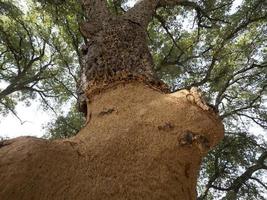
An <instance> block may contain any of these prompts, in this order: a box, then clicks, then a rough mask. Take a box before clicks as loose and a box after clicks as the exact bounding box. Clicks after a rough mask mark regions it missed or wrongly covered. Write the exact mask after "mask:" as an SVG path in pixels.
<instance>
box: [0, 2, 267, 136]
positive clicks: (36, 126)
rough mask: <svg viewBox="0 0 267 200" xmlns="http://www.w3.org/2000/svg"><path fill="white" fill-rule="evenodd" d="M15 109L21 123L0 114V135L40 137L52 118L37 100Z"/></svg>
mask: <svg viewBox="0 0 267 200" xmlns="http://www.w3.org/2000/svg"><path fill="white" fill-rule="evenodd" d="M21 2H24V1H21ZM241 2H242V0H236V1H235V4H234V6H233V11H234V10H235V9H236V7H237V6H238V5H239V4H240V3H241ZM133 4H134V1H131V2H130V3H129V6H132V5H133ZM21 6H26V5H25V2H24V3H23V4H21ZM0 88H1V85H0ZM16 111H17V114H18V115H19V117H20V118H21V119H22V121H23V123H21V122H20V121H19V120H18V119H17V118H16V117H15V116H14V115H13V114H11V113H10V114H8V115H7V116H2V115H1V114H0V137H8V138H14V137H18V136H26V135H28V136H36V137H41V136H43V135H44V134H45V129H44V128H43V126H44V125H45V124H46V123H47V122H49V121H51V119H54V116H53V115H52V114H51V113H49V112H48V111H44V110H43V109H42V108H41V107H40V104H39V102H37V101H32V102H31V106H29V107H26V106H25V105H24V103H18V105H17V106H16ZM251 131H252V132H253V133H263V130H262V129H261V128H259V127H256V126H255V127H252V128H251Z"/></svg>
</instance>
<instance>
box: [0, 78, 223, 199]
mask: <svg viewBox="0 0 267 200" xmlns="http://www.w3.org/2000/svg"><path fill="white" fill-rule="evenodd" d="M197 99H198V96H196V94H195V93H194V92H191V93H190V92H189V91H186V90H182V91H179V92H176V93H173V94H163V93H161V92H159V91H155V90H153V89H151V88H149V87H147V86H146V85H144V84H141V83H130V84H126V85H125V86H123V85H118V86H117V87H116V88H112V89H108V90H106V91H105V92H103V93H101V94H99V95H96V96H94V97H93V99H92V103H91V104H90V108H91V112H92V116H91V121H90V122H89V123H88V124H87V125H86V126H85V127H84V128H83V129H82V130H81V131H80V132H79V134H78V135H77V136H75V137H73V138H70V139H67V140H56V141H47V140H42V139H37V138H32V137H23V138H17V139H13V140H10V141H6V142H4V143H3V144H2V147H1V148H0V180H1V181H0V199H2V200H10V199H18V198H19V199H22V200H23V199H25V200H29V199H40V200H41V199H71V200H72V199H77V200H79V199H99V200H103V199H107V200H110V199H114V200H118V199H148V200H151V199H159V200H162V199H168V200H170V199H181V200H191V199H192V200H193V199H195V198H196V190H195V188H196V180H197V175H198V170H199V166H200V162H201V158H202V156H204V155H205V153H206V152H207V151H208V150H209V149H210V148H212V147H213V146H214V145H216V143H217V142H218V141H219V140H220V139H221V138H222V137H223V125H222V123H221V121H220V119H219V118H217V117H216V114H214V113H213V112H212V111H210V110H204V109H203V108H200V107H199V106H198V105H197V104H195V103H197V101H198V100H197Z"/></svg>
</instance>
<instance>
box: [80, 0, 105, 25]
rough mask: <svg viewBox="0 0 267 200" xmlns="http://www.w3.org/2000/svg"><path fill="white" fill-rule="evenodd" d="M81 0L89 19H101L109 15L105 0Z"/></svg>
mask: <svg viewBox="0 0 267 200" xmlns="http://www.w3.org/2000/svg"><path fill="white" fill-rule="evenodd" d="M82 2H83V7H84V9H85V12H86V15H87V17H88V19H89V20H90V21H103V20H105V19H107V18H108V17H109V16H110V12H109V10H108V7H107V1H106V0H83V1H82Z"/></svg>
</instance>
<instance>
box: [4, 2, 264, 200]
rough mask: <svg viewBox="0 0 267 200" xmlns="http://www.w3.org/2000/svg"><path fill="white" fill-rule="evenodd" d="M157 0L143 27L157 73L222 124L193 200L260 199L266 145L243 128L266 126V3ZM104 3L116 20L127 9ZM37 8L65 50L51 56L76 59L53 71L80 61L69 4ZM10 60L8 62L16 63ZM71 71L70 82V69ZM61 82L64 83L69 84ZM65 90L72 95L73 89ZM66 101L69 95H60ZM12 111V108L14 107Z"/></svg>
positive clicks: (73, 12)
mask: <svg viewBox="0 0 267 200" xmlns="http://www.w3.org/2000/svg"><path fill="white" fill-rule="evenodd" d="M164 2H165V3H166V4H168V5H167V6H163V7H161V8H159V9H157V13H156V14H155V15H154V19H153V21H152V22H151V23H150V24H149V27H148V29H147V34H148V37H149V39H150V44H149V47H150V51H151V52H152V55H153V58H154V62H155V69H156V71H157V74H158V75H159V76H160V77H161V78H162V80H164V81H166V82H167V83H169V85H170V86H171V88H172V89H173V90H177V89H180V88H190V87H191V86H198V87H200V88H201V89H202V90H204V91H205V92H206V96H207V99H209V101H210V102H211V103H212V104H213V105H214V107H215V109H218V110H219V113H220V116H221V117H222V118H223V120H224V124H225V127H226V137H225V139H224V141H223V142H222V143H221V144H220V145H219V146H218V147H217V148H216V149H215V150H214V151H212V152H210V153H209V155H208V156H207V157H206V158H205V162H203V168H202V171H201V173H200V181H199V187H198V189H199V199H218V198H220V197H223V196H227V195H228V197H229V196H231V195H232V196H233V195H234V196H235V195H237V196H236V197H235V198H238V197H240V198H246V199H260V198H262V199H264V197H262V194H263V193H264V191H266V181H265V180H264V176H263V172H264V170H266V148H267V147H266V140H264V139H261V138H260V136H259V135H258V134H257V133H254V134H253V133H251V131H250V130H249V126H250V125H252V124H254V125H255V124H256V125H258V126H260V127H262V128H263V129H265V130H266V126H267V114H266V104H264V100H265V99H266V84H267V83H266V80H267V79H266V78H267V77H266V76H267V75H266V74H267V70H266V69H267V67H266V64H267V63H266V28H267V27H266V18H267V16H266V3H265V1H261V0H257V1H242V2H240V5H239V6H237V7H235V4H236V3H237V1H211V0H207V1H195V2H188V1H181V5H182V6H177V7H175V8H173V4H175V2H176V1H172V2H174V3H171V1H164ZM108 3H109V4H108V6H109V8H110V10H111V12H113V13H115V14H117V15H121V14H123V13H124V12H125V11H126V10H128V9H129V8H128V7H127V6H126V5H125V3H126V2H125V1H109V2H108ZM74 5H76V6H74ZM36 7H42V8H45V9H44V12H46V14H47V15H46V17H48V19H50V20H51V23H52V24H53V26H55V27H57V29H56V30H60V31H59V33H60V35H59V36H60V37H62V38H64V41H68V42H67V45H68V48H58V50H56V51H55V52H57V53H58V54H59V55H60V52H62V51H63V49H64V50H67V51H72V52H75V55H77V58H78V59H77V60H78V62H77V60H76V61H73V60H72V59H67V58H65V57H63V56H62V57H59V59H58V62H57V65H56V67H57V68H58V69H60V70H58V71H59V73H61V69H62V68H64V69H67V68H66V67H65V66H67V65H69V64H70V63H72V62H73V63H75V62H76V63H80V64H81V61H80V60H79V58H80V54H79V46H81V43H82V37H81V36H80V37H78V38H76V37H77V35H79V32H77V31H78V24H79V23H80V22H81V21H82V20H84V18H83V17H82V16H83V14H80V13H82V12H83V11H82V9H81V8H77V10H76V9H73V10H72V9H70V8H72V7H74V8H76V7H77V4H75V2H73V1H59V2H58V3H56V4H55V3H54V2H49V1H42V2H41V4H36ZM36 7H35V9H36ZM13 9H14V8H12V10H13ZM77 14H78V17H77ZM50 16H54V17H50ZM66 16H67V17H66ZM69 16H72V17H69ZM74 16H75V17H74ZM79 20H81V21H79ZM27 24H28V23H27ZM70 24H71V25H70ZM22 30H23V27H22ZM33 35H36V34H35V33H33ZM10 36H12V35H10ZM13 36H14V35H13ZM66 38H68V40H66ZM12 41H15V40H12ZM73 49H74V50H73ZM3 52H5V51H3ZM51 52H53V51H50V53H51ZM55 55H56V53H55ZM61 55H64V56H66V55H68V53H61ZM73 55H74V54H71V56H73ZM71 56H70V58H71ZM1 58H2V57H1ZM14 58H15V57H14ZM14 58H12V62H14V60H16V59H14ZM3 63H4V62H3ZM58 63H59V64H58ZM62 63H63V64H62ZM60 65H63V66H64V67H62V68H61V67H60ZM14 67H17V65H14ZM76 67H77V66H76ZM70 69H72V68H71V67H70ZM66 74H68V73H66ZM74 74H75V75H74V77H76V75H77V71H76V73H74ZM53 75H54V74H53ZM60 77H61V78H59V79H58V80H64V79H62V77H64V78H65V76H64V75H63V76H60ZM68 77H69V76H68ZM6 80H7V81H9V80H11V79H10V78H9V79H6ZM49 80H51V79H49ZM74 80H75V79H74ZM48 82H49V83H51V81H48ZM61 82H62V83H63V84H62V85H65V86H66V85H68V84H66V83H68V81H61ZM45 88H49V87H48V86H46V87H45ZM64 88H65V89H68V90H70V91H74V85H69V86H67V87H64ZM17 91H24V90H22V89H18V90H17ZM64 91H65V90H64ZM1 92H2V91H1ZM35 92H36V91H35ZM73 93H74V92H73ZM54 94H58V91H55V92H54ZM6 97H7V96H6ZM8 97H9V98H10V95H9V96H8ZM65 98H68V97H67V96H66V95H65ZM14 99H15V98H14ZM45 99H46V98H45ZM13 101H14V100H13ZM5 104H6V103H5ZM5 107H6V106H5ZM11 108H12V109H13V111H14V106H13V107H11ZM72 116H74V115H72ZM59 122H60V120H59ZM60 124H61V123H58V124H57V123H55V126H56V127H57V126H58V127H60V126H61V125H60ZM50 130H52V129H50ZM54 130H60V128H59V129H56V128H55V129H54ZM53 135H55V133H53ZM60 135H61V134H60ZM67 135H68V134H67ZM63 137H65V136H63Z"/></svg>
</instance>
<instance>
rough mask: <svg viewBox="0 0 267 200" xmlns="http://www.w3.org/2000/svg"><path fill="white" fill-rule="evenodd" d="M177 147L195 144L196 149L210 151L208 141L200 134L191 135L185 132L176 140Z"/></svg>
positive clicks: (189, 132) (191, 133)
mask: <svg viewBox="0 0 267 200" xmlns="http://www.w3.org/2000/svg"><path fill="white" fill-rule="evenodd" d="M178 143H179V146H185V145H192V144H196V145H197V147H198V148H199V149H200V150H201V151H203V152H205V151H207V150H209V149H210V141H209V140H208V138H207V137H205V136H204V135H203V134H201V133H193V132H191V131H185V132H184V133H183V134H182V135H181V136H180V137H179V138H178Z"/></svg>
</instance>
